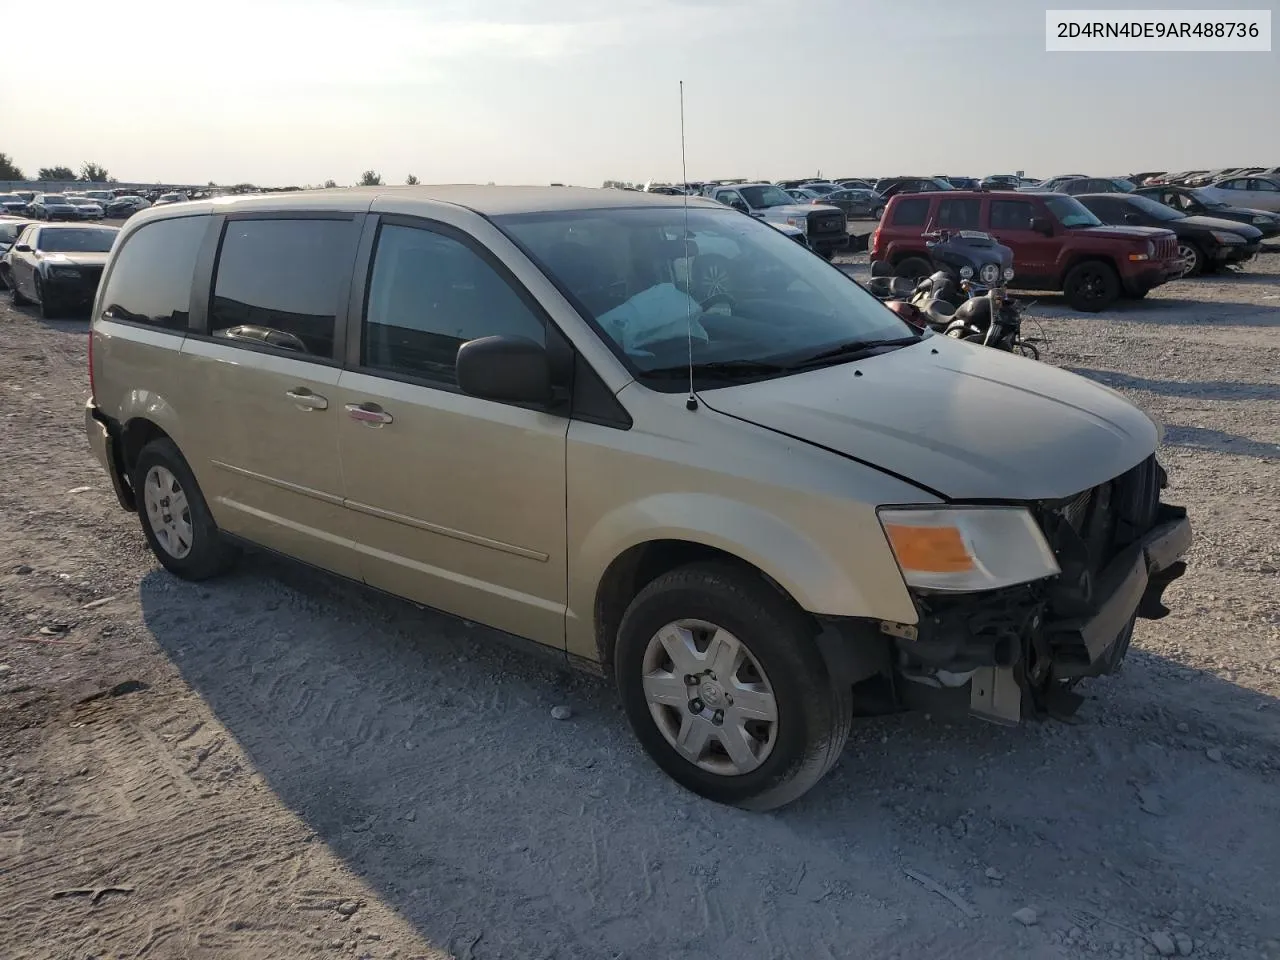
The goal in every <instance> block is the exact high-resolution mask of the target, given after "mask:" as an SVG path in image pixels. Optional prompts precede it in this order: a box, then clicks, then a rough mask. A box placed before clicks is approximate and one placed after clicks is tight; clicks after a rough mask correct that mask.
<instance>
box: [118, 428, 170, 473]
mask: <svg viewBox="0 0 1280 960" xmlns="http://www.w3.org/2000/svg"><path fill="white" fill-rule="evenodd" d="M160 439H165V440H168V439H169V435H168V434H167V433H165V432H164V431H163V430H161V429H160V428H159V427H157V426H156V425H155V424H154V423H152V422H151V421H150V420H147V419H145V418H143V417H134V418H133V419H132V420H130V421H129V422H128V423H126V424H125V425H124V430H123V431H121V434H120V449H121V453H123V454H124V469H125V475H126V476H132V475H133V465H134V464H135V463H137V462H138V454H140V453H142V448H143V447H145V446H146V445H147V444H148V443H150V442H151V441H152V440H160Z"/></svg>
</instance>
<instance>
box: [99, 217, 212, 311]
mask: <svg viewBox="0 0 1280 960" xmlns="http://www.w3.org/2000/svg"><path fill="white" fill-rule="evenodd" d="M208 225H209V218H208V217H207V216H199V217H179V218H176V219H173V220H157V221H155V222H154V223H148V224H147V225H146V226H144V227H141V228H139V229H138V230H136V231H134V232H133V233H132V234H130V235H129V237H128V239H126V240H125V242H124V246H122V247H121V248H120V252H119V253H118V254H116V258H115V262H114V263H113V264H112V265H111V272H110V274H109V275H108V276H107V287H106V289H105V290H104V291H103V294H102V305H103V316H104V317H105V318H107V319H110V320H124V321H127V322H130V323H145V324H149V325H152V326H156V327H162V328H164V329H166V330H185V329H187V325H188V323H189V322H190V316H191V315H190V309H191V281H192V277H193V275H194V274H195V268H196V258H197V257H198V256H199V254H200V245H201V244H202V243H203V242H204V234H205V230H206V228H207V227H208Z"/></svg>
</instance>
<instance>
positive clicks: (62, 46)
mask: <svg viewBox="0 0 1280 960" xmlns="http://www.w3.org/2000/svg"><path fill="white" fill-rule="evenodd" d="M1165 2H1166V3H1170V2H1172V0H1165ZM1274 2H1275V0H1262V2H1259V0H1253V2H1252V4H1250V3H1249V2H1247V0H1237V2H1236V3H1231V2H1227V3H1218V2H1214V0H1196V3H1195V5H1196V6H1197V7H1201V8H1209V7H1221V8H1232V7H1245V6H1250V5H1252V6H1253V7H1255V8H1256V7H1262V8H1265V7H1266V5H1267V4H1268V3H1272V4H1274ZM1047 6H1051V7H1054V8H1061V7H1067V6H1069V4H1067V3H1064V2H1062V0H1058V2H1055V3H1049V4H1046V3H1042V2H1034V0H805V2H803V3H801V2H799V0H624V2H623V3H610V2H609V0H418V2H411V0H219V2H218V3H217V4H213V3H200V4H196V3H192V2H191V0H112V2H111V3H110V4H107V5H106V6H104V5H103V4H102V2H101V0H93V2H92V3H90V2H87V0H59V2H58V4H57V16H56V17H54V18H42V20H43V22H42V24H41V25H39V26H34V25H33V26H29V27H27V28H26V29H25V30H24V31H23V33H24V34H26V35H27V36H35V35H42V36H43V37H44V42H40V43H26V42H22V43H13V44H6V47H5V66H6V69H5V73H6V76H7V77H8V78H9V82H7V83H5V84H3V85H0V152H3V153H6V154H8V156H9V157H10V159H12V160H13V161H14V162H16V163H17V164H18V165H19V166H20V167H21V168H22V169H23V170H24V171H25V172H26V173H27V175H28V176H34V175H35V171H36V169H37V168H38V167H43V166H53V165H66V166H70V167H72V168H74V169H79V166H80V164H81V163H82V162H84V161H93V162H95V163H99V164H101V165H102V166H104V167H106V168H107V169H108V170H109V171H110V172H111V174H112V176H114V177H116V178H118V179H120V180H125V181H143V182H154V181H166V182H171V183H205V182H208V181H214V182H216V183H240V182H252V183H256V184H259V185H262V186H284V185H293V184H296V185H306V184H321V183H323V182H324V181H325V180H327V179H333V180H335V181H337V182H338V183H339V184H347V183H352V182H355V181H356V180H357V179H358V178H359V176H360V173H361V171H363V170H366V169H374V170H377V171H378V172H380V173H381V174H382V176H383V179H384V181H385V182H387V183H399V182H402V181H403V180H404V178H405V177H406V176H407V175H408V174H414V175H415V176H417V177H418V178H419V180H420V181H421V182H423V183H454V182H468V183H486V182H489V181H494V182H498V183H550V182H562V183H571V184H580V185H586V186H597V185H599V184H600V183H601V182H602V181H603V180H605V179H618V180H631V181H638V182H643V181H645V180H648V179H655V180H659V181H674V180H679V179H681V160H680V101H679V82H680V81H681V80H683V81H684V85H685V135H686V148H687V158H688V178H689V179H691V180H700V179H710V178H728V177H751V178H761V179H769V180H773V179H781V178H786V177H802V176H814V175H817V174H818V173H819V172H821V173H822V174H823V175H825V176H839V177H849V176H887V175H893V174H926V175H927V174H947V175H967V176H982V175H985V174H989V173H1005V172H1013V171H1016V170H1022V171H1025V172H1026V173H1027V174H1029V175H1033V176H1042V177H1047V176H1051V175H1054V174H1058V173H1063V172H1072V173H1075V172H1079V173H1088V174H1094V175H1119V174H1129V173H1134V172H1138V171H1146V170H1181V169H1196V168H1212V167H1223V166H1241V165H1258V166H1272V165H1275V164H1280V52H1276V51H1280V47H1277V48H1276V51H1273V52H1271V53H1237V54H1228V53H1046V52H1045V49H1044V45H1045V27H1044V24H1045V19H1044V11H1045V9H1046V7H1047ZM1089 6H1090V7H1093V8H1136V7H1150V6H1153V5H1152V4H1144V3H1142V2H1141V0H1129V2H1128V3H1121V4H1107V3H1105V2H1102V0H1093V2H1092V3H1090V4H1089ZM9 9H12V10H15V11H16V10H19V9H22V10H28V11H29V10H30V9H32V8H31V7H29V6H27V5H26V4H24V3H23V0H0V24H5V25H6V29H5V31H4V32H5V33H6V34H7V35H8V36H10V37H11V38H12V37H13V36H14V35H15V34H14V32H13V31H12V29H9V28H10V27H12V25H13V24H14V23H15V22H16V21H15V20H14V19H13V18H12V17H10V16H7V15H6V12H7V10H9ZM1273 19H1275V20H1276V21H1277V24H1276V26H1277V29H1280V17H1277V16H1276V15H1275V12H1274V9H1273ZM15 78H25V79H24V80H23V81H22V82H13V81H14V80H15Z"/></svg>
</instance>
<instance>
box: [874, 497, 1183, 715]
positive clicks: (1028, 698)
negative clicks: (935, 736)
mask: <svg viewBox="0 0 1280 960" xmlns="http://www.w3.org/2000/svg"><path fill="white" fill-rule="evenodd" d="M1153 513H1154V523H1153V524H1152V525H1151V526H1150V527H1149V528H1148V529H1147V530H1146V532H1145V533H1142V534H1141V535H1139V536H1138V537H1136V538H1135V539H1133V540H1132V541H1131V542H1130V543H1129V544H1128V545H1127V546H1125V547H1123V548H1121V549H1120V550H1119V551H1118V552H1116V553H1115V554H1114V555H1113V556H1112V557H1111V559H1110V560H1109V561H1108V562H1106V563H1105V565H1103V566H1102V568H1101V569H1100V570H1098V571H1097V572H1096V574H1081V575H1079V576H1078V577H1077V576H1076V574H1075V573H1074V572H1073V571H1071V569H1070V568H1066V569H1064V577H1069V578H1070V579H1069V582H1067V583H1061V582H1055V581H1059V580H1062V579H1063V578H1062V577H1060V578H1055V580H1054V581H1042V582H1039V583H1033V584H1027V585H1024V586H1021V587H1015V588H1010V589H1006V590H998V591H990V592H987V593H981V594H967V595H960V596H939V595H933V596H918V597H917V598H916V600H917V606H918V608H919V610H920V620H919V622H918V623H917V624H915V625H905V624H891V623H882V624H881V625H880V629H881V631H882V632H883V633H886V634H889V635H890V636H892V637H893V638H894V639H893V644H894V648H895V649H894V656H895V670H894V673H895V676H896V678H897V679H898V680H900V681H901V682H900V683H899V684H898V692H899V698H900V700H901V701H902V702H903V703H904V704H905V705H907V706H910V707H917V708H920V709H929V710H931V711H933V712H938V713H944V714H945V713H953V714H954V713H969V714H971V715H974V716H978V717H982V718H984V719H987V720H992V721H994V722H997V723H1004V724H1016V723H1018V722H1020V721H1021V720H1023V719H1025V718H1026V717H1027V716H1029V715H1032V714H1034V713H1043V712H1048V713H1069V712H1071V711H1073V710H1074V708H1075V706H1077V705H1078V703H1079V700H1080V698H1079V697H1077V696H1076V695H1075V694H1074V693H1072V692H1071V687H1072V686H1073V685H1074V682H1075V681H1077V680H1079V679H1080V678H1083V677H1091V676H1098V675H1101V674H1106V673H1111V672H1112V671H1114V670H1115V669H1116V668H1117V667H1118V666H1119V664H1120V661H1121V660H1122V659H1123V657H1124V654H1125V652H1126V651H1127V649H1128V645H1129V638H1130V635H1131V633H1132V624H1133V621H1134V619H1135V617H1137V618H1143V619H1151V620H1158V619H1160V618H1161V617H1164V616H1166V615H1167V614H1168V613H1169V609H1168V608H1167V607H1166V606H1165V605H1164V602H1163V595H1164V591H1165V589H1166V588H1167V587H1168V586H1169V584H1170V583H1172V582H1173V581H1174V580H1176V579H1177V578H1178V577H1180V576H1182V575H1183V573H1185V572H1186V564H1185V563H1184V562H1183V560H1182V557H1183V556H1184V555H1185V554H1186V552H1187V550H1188V548H1189V547H1190V545H1191V536H1192V532H1191V523H1190V521H1189V520H1188V519H1187V514H1186V510H1185V509H1184V508H1182V507H1177V506H1171V505H1168V504H1160V503H1157V504H1156V506H1155V509H1154V511H1153Z"/></svg>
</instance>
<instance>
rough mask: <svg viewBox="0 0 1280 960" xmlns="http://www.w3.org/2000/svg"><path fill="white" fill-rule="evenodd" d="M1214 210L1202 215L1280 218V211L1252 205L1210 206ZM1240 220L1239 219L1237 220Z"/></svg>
mask: <svg viewBox="0 0 1280 960" xmlns="http://www.w3.org/2000/svg"><path fill="white" fill-rule="evenodd" d="M1209 209H1210V210H1211V211H1212V212H1211V213H1206V214H1202V216H1206V217H1213V216H1216V215H1219V214H1228V213H1229V214H1231V215H1232V216H1236V217H1269V218H1270V219H1272V220H1277V219H1280V213H1274V212H1273V211H1271V210H1254V209H1253V208H1252V207H1235V206H1226V207H1210V208H1209ZM1237 222H1238V221H1237Z"/></svg>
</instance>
